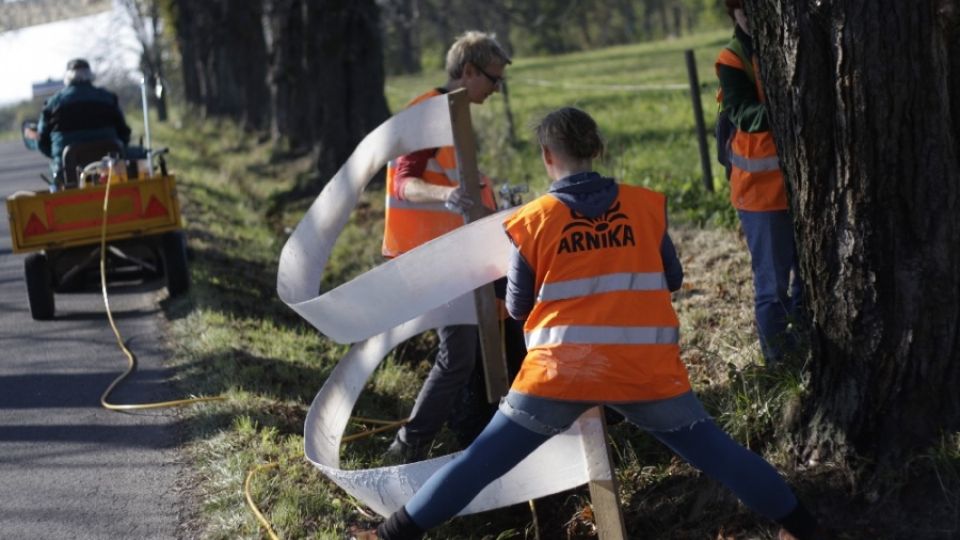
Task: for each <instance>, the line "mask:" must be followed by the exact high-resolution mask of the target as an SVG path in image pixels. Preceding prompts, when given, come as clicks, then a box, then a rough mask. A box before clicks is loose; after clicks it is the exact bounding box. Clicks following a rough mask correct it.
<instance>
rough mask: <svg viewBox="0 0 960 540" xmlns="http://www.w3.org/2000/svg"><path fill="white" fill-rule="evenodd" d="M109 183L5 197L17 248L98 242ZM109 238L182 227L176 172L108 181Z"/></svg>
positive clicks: (18, 249) (92, 243)
mask: <svg viewBox="0 0 960 540" xmlns="http://www.w3.org/2000/svg"><path fill="white" fill-rule="evenodd" d="M105 191H106V185H103V184H99V185H93V186H89V187H86V188H83V189H71V190H65V191H58V192H55V193H50V192H49V191H26V192H24V191H21V192H18V193H15V194H14V195H12V196H10V197H8V198H7V214H8V215H9V216H10V236H11V239H12V240H13V252H14V253H24V252H30V251H39V250H50V249H64V248H70V247H77V246H88V245H98V244H99V243H100V234H101V226H102V223H103V196H104V192H105ZM109 203H110V204H109V208H108V216H107V242H115V241H118V240H124V239H128V238H137V237H143V236H150V235H156V234H161V233H164V232H167V231H175V230H178V229H180V227H181V224H180V204H179V202H178V199H177V183H176V180H175V179H174V177H173V176H159V177H155V178H151V179H147V180H133V181H128V182H122V183H115V184H113V185H111V186H110V201H109Z"/></svg>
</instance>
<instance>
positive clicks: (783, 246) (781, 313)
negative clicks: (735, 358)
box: [737, 210, 803, 365]
mask: <svg viewBox="0 0 960 540" xmlns="http://www.w3.org/2000/svg"><path fill="white" fill-rule="evenodd" d="M737 214H738V215H739V216H740V224H741V225H742V226H743V233H744V235H745V236H746V238H747V247H748V248H749V250H750V265H751V268H752V269H753V289H754V312H755V314H756V318H757V333H758V334H759V336H760V348H761V350H762V351H763V357H764V359H765V360H766V362H767V364H768V365H770V364H772V363H774V362H776V361H778V360H780V358H781V357H782V356H783V353H784V352H789V351H790V350H791V349H793V348H795V347H796V345H797V342H796V336H795V335H794V334H792V333H788V332H787V327H788V325H789V324H790V323H791V322H798V321H799V318H800V317H801V315H802V309H803V284H802V282H801V281H800V272H799V267H798V265H797V248H796V243H795V241H794V236H793V220H792V219H791V217H790V212H789V211H787V210H776V211H772V212H748V211H746V210H737Z"/></svg>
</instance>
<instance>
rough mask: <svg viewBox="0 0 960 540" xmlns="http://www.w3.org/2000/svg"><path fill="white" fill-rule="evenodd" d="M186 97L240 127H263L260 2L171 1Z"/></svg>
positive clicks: (265, 116)
mask: <svg viewBox="0 0 960 540" xmlns="http://www.w3.org/2000/svg"><path fill="white" fill-rule="evenodd" d="M173 4H174V6H175V10H174V12H175V13H176V21H175V27H176V28H177V42H178V45H179V49H180V51H181V55H183V78H184V87H185V97H186V98H187V101H188V102H190V103H193V104H196V105H200V106H201V107H202V110H203V113H204V114H205V115H209V116H225V117H229V118H233V119H235V120H237V121H239V122H240V124H241V125H242V126H243V127H244V128H245V129H252V130H255V129H262V128H265V127H266V126H267V121H268V118H269V116H268V110H267V108H266V107H264V106H263V104H264V103H266V102H267V101H268V96H269V92H268V90H267V82H266V69H267V67H266V66H267V55H266V45H265V43H264V39H263V27H262V21H261V15H262V6H261V3H260V2H241V3H235V2H229V1H227V0H218V1H213V0H210V1H207V2H190V1H188V0H174V1H173Z"/></svg>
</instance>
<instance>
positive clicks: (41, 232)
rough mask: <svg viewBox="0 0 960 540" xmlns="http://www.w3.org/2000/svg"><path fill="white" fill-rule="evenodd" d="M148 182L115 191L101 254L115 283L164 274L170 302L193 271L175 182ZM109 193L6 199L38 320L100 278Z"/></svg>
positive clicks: (98, 189) (94, 190)
mask: <svg viewBox="0 0 960 540" xmlns="http://www.w3.org/2000/svg"><path fill="white" fill-rule="evenodd" d="M165 168H166V167H163V169H165ZM145 176H147V177H146V178H143V179H134V180H129V181H125V182H115V183H113V184H111V185H110V200H109V204H108V209H107V227H106V246H107V249H106V253H104V254H103V255H102V256H103V257H105V259H106V268H107V273H108V277H110V278H111V279H112V278H116V277H119V276H127V277H130V276H132V275H134V274H135V275H136V277H137V279H143V278H150V277H159V276H164V277H165V278H166V287H167V290H168V292H169V294H170V296H177V295H179V294H182V293H183V292H185V291H186V290H187V289H188V288H189V287H190V273H189V269H188V267H187V256H186V239H185V237H184V234H183V231H182V230H181V228H182V224H181V221H180V203H179V200H178V198H177V183H176V179H175V178H174V177H173V176H172V175H167V174H162V173H161V174H159V175H157V176H153V177H149V176H148V175H145ZM106 187H107V186H106V185H105V184H95V183H91V184H89V185H86V186H84V187H78V188H73V189H65V190H62V191H57V192H53V193H51V192H50V191H49V190H44V191H21V192H18V193H15V194H13V195H11V196H10V197H8V198H7V201H6V202H7V214H8V215H9V216H10V236H11V240H12V244H13V251H14V252H15V253H27V257H26V259H25V260H24V275H25V278H26V284H27V298H28V300H29V302H30V314H31V315H32V316H33V318H34V319H37V320H47V319H52V318H53V316H54V312H55V303H54V293H55V292H65V291H69V290H71V289H74V288H77V287H78V286H79V285H81V284H82V283H84V282H85V281H86V280H85V279H84V278H85V277H86V276H87V275H88V274H91V273H96V272H99V262H100V257H101V253H100V243H101V229H102V226H103V203H104V193H105V191H106Z"/></svg>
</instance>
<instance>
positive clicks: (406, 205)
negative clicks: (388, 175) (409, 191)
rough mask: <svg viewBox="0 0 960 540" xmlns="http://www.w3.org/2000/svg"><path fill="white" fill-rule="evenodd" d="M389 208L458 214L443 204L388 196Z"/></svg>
mask: <svg viewBox="0 0 960 540" xmlns="http://www.w3.org/2000/svg"><path fill="white" fill-rule="evenodd" d="M387 208H393V209H400V210H423V211H425V212H447V213H448V214H457V215H460V213H459V212H454V211H452V210H450V209H448V208H447V207H446V206H444V205H443V203H442V202H429V203H418V202H412V201H404V200H400V199H398V198H396V197H391V196H389V195H388V196H387Z"/></svg>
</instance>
